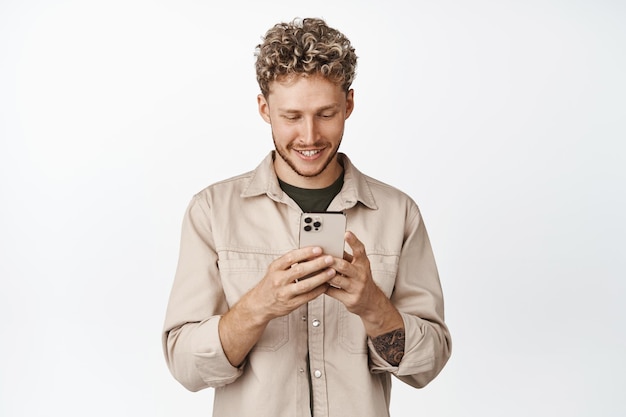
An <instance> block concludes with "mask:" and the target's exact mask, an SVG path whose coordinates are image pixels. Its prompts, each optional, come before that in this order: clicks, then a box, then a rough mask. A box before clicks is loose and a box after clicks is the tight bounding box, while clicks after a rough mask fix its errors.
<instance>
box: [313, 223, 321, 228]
mask: <svg viewBox="0 0 626 417" xmlns="http://www.w3.org/2000/svg"><path fill="white" fill-rule="evenodd" d="M321 225H322V222H315V223H313V226H315V228H318V227H320V226H321Z"/></svg>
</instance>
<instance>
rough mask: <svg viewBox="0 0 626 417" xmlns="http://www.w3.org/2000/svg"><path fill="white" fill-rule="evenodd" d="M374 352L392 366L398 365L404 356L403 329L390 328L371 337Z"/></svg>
mask: <svg viewBox="0 0 626 417" xmlns="http://www.w3.org/2000/svg"><path fill="white" fill-rule="evenodd" d="M372 343H373V344H374V348H375V349H376V352H378V353H379V354H380V356H382V357H383V358H384V359H385V360H386V361H387V362H389V364H390V365H392V366H398V365H400V361H401V360H402V357H403V356H404V329H396V330H392V331H390V332H389V333H385V334H381V335H380V336H376V337H375V338H373V339H372Z"/></svg>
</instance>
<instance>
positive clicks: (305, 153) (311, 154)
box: [298, 149, 321, 157]
mask: <svg viewBox="0 0 626 417" xmlns="http://www.w3.org/2000/svg"><path fill="white" fill-rule="evenodd" d="M298 152H299V153H300V154H302V155H303V156H306V157H311V156H314V155H317V154H318V153H320V152H321V150H319V149H316V150H306V151H298Z"/></svg>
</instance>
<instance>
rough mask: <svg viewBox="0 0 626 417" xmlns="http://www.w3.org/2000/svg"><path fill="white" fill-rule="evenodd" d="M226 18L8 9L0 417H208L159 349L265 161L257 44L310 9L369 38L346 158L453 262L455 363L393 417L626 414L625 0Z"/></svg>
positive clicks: (264, 10) (400, 391)
mask: <svg viewBox="0 0 626 417" xmlns="http://www.w3.org/2000/svg"><path fill="white" fill-rule="evenodd" d="M223 3H224V4H222V5H220V6H215V5H213V3H212V2H209V1H190V0H178V1H165V0H163V1H148V0H143V1H142V0H109V1H79V0H75V1H69V0H59V1H49V2H44V1H39V2H38V1H32V0H31V1H19V0H8V1H7V0H1V1H0V175H1V177H0V199H1V200H0V201H1V204H0V278H1V281H0V317H1V320H2V333H1V336H0V415H1V416H7V417H9V416H10V417H13V416H51V415H67V416H84V415H89V416H111V415H116V416H181V415H185V416H207V415H210V409H211V404H212V397H213V392H212V391H211V390H205V391H202V392H199V393H189V392H187V391H185V390H184V389H183V388H182V387H181V386H180V385H178V383H177V382H175V381H174V379H173V378H172V377H171V376H170V375H169V372H168V371H167V369H166V365H165V362H164V359H163V356H162V352H161V340H160V337H161V335H160V332H161V326H162V323H163V316H164V313H165V307H166V303H167V298H168V293H169V289H170V286H171V283H172V278H173V274H174V269H175V266H176V261H177V256H178V253H177V252H178V239H179V233H180V223H181V220H182V215H183V212H184V209H185V208H186V206H187V203H188V202H189V199H190V198H191V196H192V194H193V193H195V192H197V191H199V190H200V189H201V188H203V187H205V186H206V185H208V184H210V183H212V182H215V181H217V180H220V179H223V178H226V177H229V176H231V175H235V174H239V173H241V172H244V171H248V170H250V169H252V168H254V167H255V166H256V165H257V164H258V162H260V160H261V159H262V158H263V157H264V156H265V155H266V153H267V152H268V151H269V150H270V149H271V147H272V143H271V138H270V136H269V128H268V126H267V125H266V124H265V123H264V122H263V121H262V120H261V118H260V117H259V116H258V114H257V111H256V94H257V93H258V87H257V85H256V81H255V75H254V68H253V63H254V56H253V52H254V47H255V46H256V45H257V44H258V43H259V42H260V38H261V36H262V35H263V34H264V33H265V31H266V30H267V29H268V28H269V27H270V26H272V25H273V24H274V23H276V22H279V21H286V20H291V19H292V18H294V17H296V16H299V17H304V16H316V17H324V18H326V20H327V22H328V23H329V24H330V25H331V26H335V27H337V28H339V29H340V30H342V31H343V32H344V33H345V34H346V35H347V36H348V37H349V38H350V39H351V40H352V42H353V44H354V45H355V47H356V50H357V54H358V55H359V57H360V60H359V68H358V76H357V79H356V81H355V83H354V85H353V87H354V89H355V91H356V93H355V99H356V110H355V112H354V113H353V115H352V117H351V118H350V119H349V121H348V124H347V128H346V135H345V137H344V143H343V148H342V149H343V151H345V152H346V153H348V154H349V155H350V156H351V158H352V160H353V161H354V163H355V164H356V165H357V166H358V167H359V168H360V169H361V170H362V171H364V172H366V173H368V174H370V175H372V176H374V177H377V178H379V179H381V180H383V181H386V182H389V183H391V184H393V185H395V186H397V187H399V188H401V189H403V190H404V191H406V192H408V193H409V194H410V195H412V196H413V197H414V198H415V199H416V200H417V202H418V204H419V205H420V207H421V209H422V211H423V214H424V217H425V220H426V224H427V227H428V230H429V233H430V236H431V239H432V244H433V248H434V250H435V255H436V257H437V262H438V265H439V268H440V274H441V279H442V284H443V287H444V293H445V296H446V313H447V321H448V323H449V326H450V329H451V331H452V335H453V356H452V359H451V360H450V362H449V363H448V365H447V367H446V368H445V369H444V371H443V372H442V373H441V374H440V375H439V377H438V378H437V379H436V380H435V381H433V382H432V383H431V384H430V385H429V386H428V387H426V388H425V389H423V390H414V389H411V388H409V387H408V386H404V385H402V384H401V383H399V382H397V383H395V384H394V391H393V392H394V393H393V397H392V402H393V404H392V411H393V415H394V416H396V417H399V416H416V415H422V416H431V417H432V416H568V417H571V416H603V417H606V416H623V415H626V400H625V399H624V391H625V390H626V355H625V353H626V335H625V332H626V308H625V307H624V303H623V301H622V300H623V298H624V295H625V293H626V280H625V278H626V256H625V255H626V254H625V250H624V249H625V244H624V234H625V232H626V222H625V221H624V212H625V210H626V193H625V184H626V168H625V166H626V158H625V156H624V155H625V146H624V140H625V139H626V127H625V121H626V99H625V97H626V81H625V74H626V6H625V3H624V2H622V1H617V0H615V1H610V0H578V1H576V0H573V1H565V0H563V1H558V0H527V1H511V0H507V1H496V0H491V1H489V0H479V1H471V2H470V1H461V0H457V1H453V0H450V1H445V0H444V1H411V2H409V1H406V2H403V1H393V0H392V1H389V0H387V1H384V2H382V1H380V2H373V1H359V2H357V1H336V0H330V1H315V2H312V1H308V2H302V4H300V3H301V2H298V1H273V0H272V1H267V2H257V1H248V2H244V1H237V0H235V1H230V2H227V5H226V2H223ZM277 389H278V390H279V389H280V387H277ZM276 395H280V394H278V393H277V394H276Z"/></svg>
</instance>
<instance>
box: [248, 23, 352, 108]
mask: <svg viewBox="0 0 626 417" xmlns="http://www.w3.org/2000/svg"><path fill="white" fill-rule="evenodd" d="M255 56H256V78H257V81H258V83H259V87H260V88H261V93H262V94H263V95H265V96H267V94H268V93H269V90H270V84H271V83H272V82H273V81H276V80H279V79H288V78H290V77H293V76H295V75H299V74H305V75H321V76H323V77H324V78H326V79H328V80H329V81H331V82H333V83H335V84H337V85H340V86H341V87H342V88H343V89H344V90H345V91H346V92H347V91H348V90H349V89H350V85H352V81H354V77H355V75H356V61H357V56H356V54H355V52H354V48H353V47H352V45H351V44H350V41H349V40H348V38H346V37H345V35H343V34H342V33H341V32H339V31H338V30H336V29H333V28H331V27H329V26H328V25H326V22H325V21H324V20H322V19H313V18H306V19H294V20H293V21H292V22H290V23H278V24H276V25H275V26H274V27H272V28H271V29H270V30H268V31H267V33H266V34H265V36H264V37H263V43H261V44H260V45H258V46H257V48H256V52H255Z"/></svg>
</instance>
